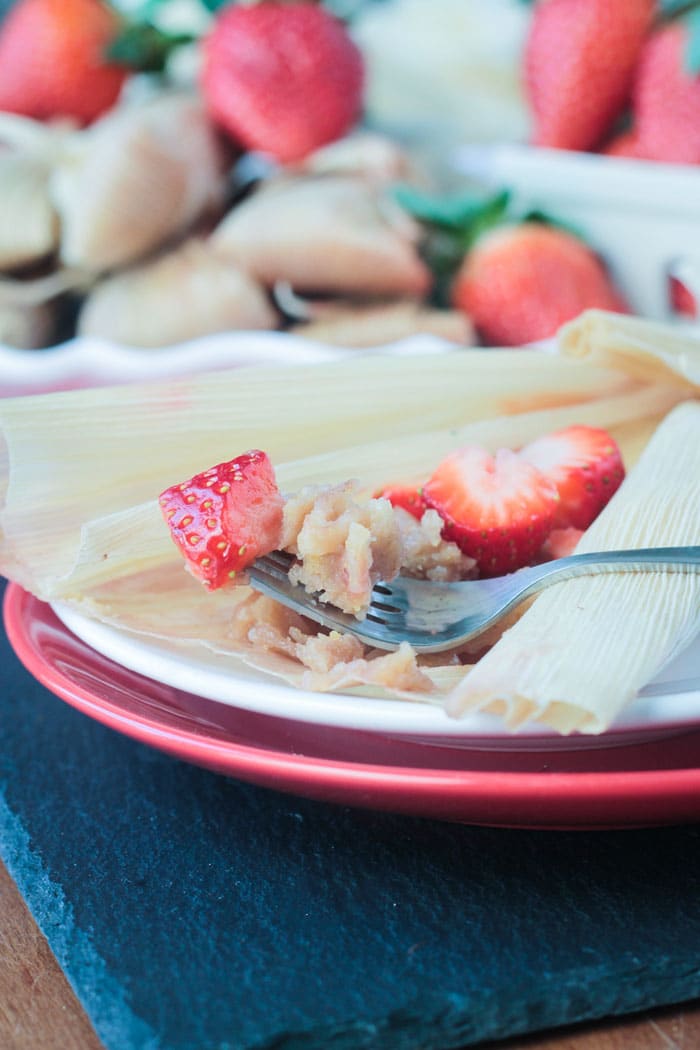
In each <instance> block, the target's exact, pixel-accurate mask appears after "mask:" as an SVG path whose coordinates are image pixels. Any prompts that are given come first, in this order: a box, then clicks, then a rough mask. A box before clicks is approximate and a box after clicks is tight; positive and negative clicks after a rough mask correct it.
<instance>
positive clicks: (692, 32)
mask: <svg viewBox="0 0 700 1050" xmlns="http://www.w3.org/2000/svg"><path fill="white" fill-rule="evenodd" d="M685 24H686V26H687V32H688V37H687V40H686V45H685V54H684V56H683V58H684V62H683V64H684V66H685V71H686V73H689V74H690V75H691V76H697V75H698V73H700V10H699V9H697V8H696V9H695V10H694V11H691V12H690V13H689V14H688V15H687V17H686V20H685Z"/></svg>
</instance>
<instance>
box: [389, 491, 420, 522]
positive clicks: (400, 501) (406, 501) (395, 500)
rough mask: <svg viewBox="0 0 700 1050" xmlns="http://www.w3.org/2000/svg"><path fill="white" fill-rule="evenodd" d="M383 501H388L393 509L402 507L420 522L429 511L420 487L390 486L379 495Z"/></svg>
mask: <svg viewBox="0 0 700 1050" xmlns="http://www.w3.org/2000/svg"><path fill="white" fill-rule="evenodd" d="M379 495H380V497H381V498H382V499H388V500H389V503H391V505H392V507H402V508H403V509H404V510H407V511H408V513H409V514H412V515H413V517H414V518H417V519H418V521H420V519H421V518H422V517H423V515H424V514H425V512H426V510H427V509H428V507H427V505H426V503H425V500H424V499H423V488H422V486H420V485H389V486H388V487H387V488H385V489H382V491H381V492H380V493H379Z"/></svg>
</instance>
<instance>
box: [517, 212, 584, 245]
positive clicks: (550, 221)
mask: <svg viewBox="0 0 700 1050" xmlns="http://www.w3.org/2000/svg"><path fill="white" fill-rule="evenodd" d="M520 221H521V222H541V223H542V225H543V226H554V227H555V228H556V229H558V230H564V232H565V233H570V234H571V235H572V237H577V238H578V239H579V240H580V241H584V242H585V241H586V237H585V234H584V232H583V230H581V229H580V228H579V227H578V226H576V225H575V224H574V223H572V222H565V221H564V219H556V218H555V217H554V216H553V215H550V214H549V212H546V211H542V209H541V208H533V209H532V210H531V211H527V212H525V214H524V215H523V216H522V218H521V220H520Z"/></svg>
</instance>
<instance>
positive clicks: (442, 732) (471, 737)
mask: <svg viewBox="0 0 700 1050" xmlns="http://www.w3.org/2000/svg"><path fill="white" fill-rule="evenodd" d="M52 608H53V610H54V612H55V613H56V615H57V616H58V617H59V619H60V620H62V622H63V623H64V624H65V625H66V626H67V627H68V628H69V629H70V630H71V631H73V633H74V634H76V635H77V636H78V637H79V638H81V639H82V640H83V641H84V642H86V643H87V644H88V645H90V646H91V647H92V648H93V649H95V650H97V652H100V653H102V654H103V655H104V656H107V657H109V658H110V659H111V660H114V661H115V662H116V663H119V664H121V665H123V666H124V667H127V668H129V669H130V670H132V671H136V672H138V673H139V674H142V675H145V676H146V677H148V678H152V679H155V680H156V681H159V682H163V683H165V684H166V685H170V686H173V687H174V688H177V689H184V690H186V691H187V692H190V693H194V694H196V695H198V696H202V697H205V698H207V699H209V700H216V701H219V702H220V703H223V704H228V705H230V706H232V707H240V708H244V709H246V710H249V711H257V712H260V713H262V714H268V715H275V716H278V717H280V718H287V719H292V720H295V721H299V722H310V723H313V724H315V725H325V726H333V727H336V728H340V729H355V730H364V731H368V732H373V733H383V734H386V735H390V736H401V737H410V738H411V739H420V740H425V741H428V740H429V741H431V742H433V743H435V742H439V741H440V740H443V741H445V743H449V746H450V747H454V746H456V745H457V746H458V741H459V739H460V738H461V739H463V740H464V741H465V746H469V747H474V741H475V738H484V739H485V740H488V741H493V740H494V739H497V740H498V741H499V743H500V746H503V747H513V748H521V747H527V746H528V745H527V741H528V740H529V741H530V743H534V742H535V741H537V744H538V746H542V740H543V738H551V746H552V747H557V746H561V745H562V744H564V743H565V741H566V740H567V738H562V737H560V736H559V735H558V734H556V733H554V732H548V731H547V730H545V729H543V728H542V726H537V725H528V726H526V727H524V729H522V730H520V731H519V733H518V734H517V736H514V735H513V734H512V733H510V732H509V731H508V730H506V729H505V728H504V727H503V724H502V722H501V721H500V720H499V719H497V718H495V717H494V716H491V715H485V714H473V715H470V716H469V717H467V718H462V719H459V720H457V719H453V718H448V716H447V715H446V714H445V712H444V711H443V710H442V708H441V707H437V706H433V705H431V704H427V703H412V702H410V701H404V700H385V699H380V698H378V697H365V696H352V695H349V694H343V693H333V694H330V693H314V692H309V691H306V690H301V689H296V688H294V687H292V686H289V685H287V684H286V683H284V682H282V681H280V680H279V679H277V678H274V677H273V676H271V675H267V674H264V673H263V672H261V671H256V670H254V669H252V668H250V667H247V666H246V665H245V664H244V663H243V662H242V661H241V660H239V659H237V658H235V657H228V656H221V655H217V654H215V653H211V652H209V651H208V650H205V649H203V648H202V647H200V646H194V645H193V646H190V647H189V648H188V649H187V650H183V649H182V648H176V647H175V646H173V645H171V644H169V643H168V642H164V641H156V640H152V639H144V638H143V636H140V635H136V634H134V633H132V632H129V631H124V630H119V629H117V628H114V627H109V626H107V625H105V624H102V623H98V622H97V621H95V620H93V619H90V618H89V617H87V616H84V615H82V614H80V613H77V612H75V610H73V609H70V608H67V607H66V606H64V605H62V604H61V603H56V604H54V605H53V606H52ZM691 725H700V638H697V639H696V640H695V642H694V643H693V644H692V645H691V646H690V647H689V648H688V649H687V650H686V651H685V652H684V653H681V654H680V656H678V657H677V658H676V659H675V660H674V661H673V662H672V663H671V664H669V665H668V667H667V668H665V670H664V671H663V672H662V673H661V674H660V675H659V676H658V677H657V678H656V679H655V681H654V682H653V683H652V684H650V685H649V686H647V687H646V688H645V689H644V690H643V692H642V694H641V695H640V696H639V697H638V698H637V699H636V700H634V701H633V702H632V703H630V704H629V705H628V706H627V708H626V710H625V711H624V713H623V714H622V715H621V716H620V717H619V718H618V720H617V721H616V722H615V724H614V725H613V727H612V728H611V729H609V730H608V731H607V733H605V734H603V735H602V736H586V735H577V737H576V739H577V741H578V745H579V746H581V747H587V746H590V747H600V746H605V743H610V744H614V743H616V742H619V739H620V736H622V738H623V739H624V741H625V742H628V741H629V740H630V739H631V738H632V737H636V738H639V737H640V735H641V736H642V737H645V736H647V735H651V736H656V735H658V733H659V732H660V731H662V730H663V731H666V730H668V729H673V728H678V729H681V728H687V727H688V726H691ZM571 745H572V738H568V742H566V746H567V747H569V748H570V747H571Z"/></svg>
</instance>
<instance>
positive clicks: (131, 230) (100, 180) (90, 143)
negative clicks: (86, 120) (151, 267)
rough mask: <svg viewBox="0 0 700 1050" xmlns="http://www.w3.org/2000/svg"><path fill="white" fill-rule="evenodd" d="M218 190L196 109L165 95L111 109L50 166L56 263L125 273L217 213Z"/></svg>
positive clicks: (218, 161) (207, 135) (213, 144)
mask: <svg viewBox="0 0 700 1050" xmlns="http://www.w3.org/2000/svg"><path fill="white" fill-rule="evenodd" d="M224 190H225V180H224V165H223V158H222V156H221V153H220V147H219V144H218V141H217V138H216V134H215V131H214V130H213V128H212V127H211V124H210V122H209V121H208V119H207V116H206V113H205V112H204V108H203V106H202V104H201V103H200V102H199V101H198V100H197V99H195V98H192V97H189V96H187V95H185V94H172V95H170V94H166V95H163V96H160V97H158V98H156V99H154V100H148V101H146V102H143V103H140V104H138V105H133V106H127V107H124V108H119V109H117V110H115V111H113V112H111V113H109V114H107V115H106V116H105V117H103V118H102V119H101V120H98V121H97V122H96V123H95V124H93V125H92V126H91V127H90V128H88V129H86V130H84V131H81V132H79V133H77V134H75V135H73V136H72V137H70V138H69V139H68V140H67V142H66V145H65V148H64V149H63V150H62V152H61V154H60V156H59V158H58V160H57V162H56V163H55V165H54V168H53V171H52V175H51V180H50V193H51V198H52V200H53V204H54V206H55V208H56V211H57V212H58V214H59V217H60V222H61V238H60V249H59V251H60V258H61V261H62V262H63V263H64V264H65V265H67V266H72V267H77V268H81V269H83V270H86V271H90V272H94V273H101V272H103V271H106V270H111V269H115V268H116V267H120V266H125V265H128V264H129V263H132V262H134V261H136V260H138V259H140V258H141V257H142V256H144V255H146V254H147V253H149V252H152V251H154V250H155V249H157V248H159V247H160V246H161V245H163V244H164V243H165V242H166V241H168V240H169V239H170V238H172V237H174V236H176V235H177V234H179V233H181V232H183V231H186V230H188V229H189V228H190V227H191V226H192V224H193V223H195V222H196V221H197V220H198V219H200V218H201V217H202V215H204V214H206V213H207V212H208V211H209V210H210V209H212V208H214V207H218V206H219V205H220V204H221V202H222V200H223V196H224Z"/></svg>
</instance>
